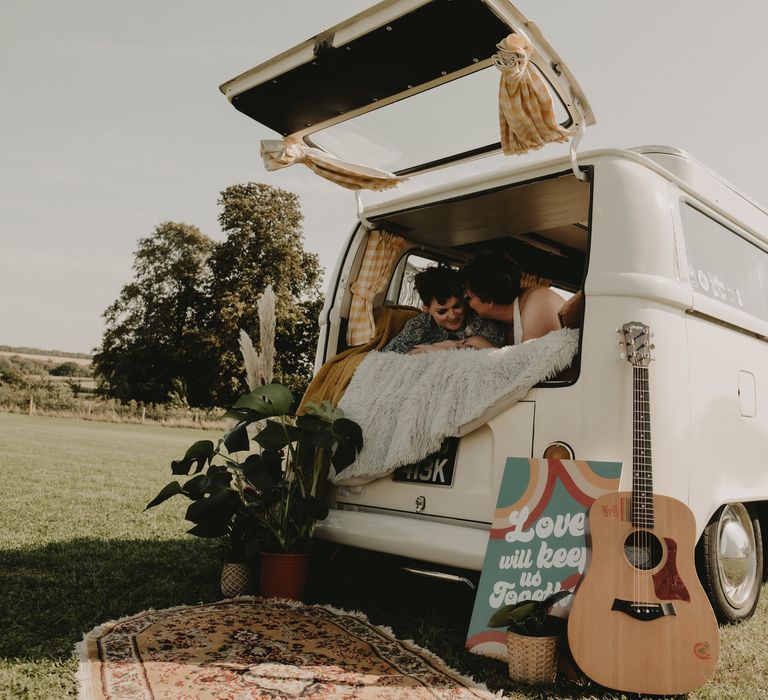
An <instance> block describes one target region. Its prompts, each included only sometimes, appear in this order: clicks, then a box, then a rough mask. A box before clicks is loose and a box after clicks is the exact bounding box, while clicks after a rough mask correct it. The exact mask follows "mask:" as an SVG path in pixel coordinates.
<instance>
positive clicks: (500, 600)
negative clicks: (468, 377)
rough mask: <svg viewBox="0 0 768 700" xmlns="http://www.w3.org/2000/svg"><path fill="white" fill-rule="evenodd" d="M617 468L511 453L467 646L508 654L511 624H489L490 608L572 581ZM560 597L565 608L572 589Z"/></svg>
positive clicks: (615, 482) (502, 655) (545, 592)
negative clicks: (597, 503) (590, 523)
mask: <svg viewBox="0 0 768 700" xmlns="http://www.w3.org/2000/svg"><path fill="white" fill-rule="evenodd" d="M620 476H621V463H620V462H595V461H583V460H558V459H550V460H546V459H529V458H518V457H510V458H508V459H507V464H506V466H505V469H504V476H503V477H502V482H501V488H500V489H499V498H498V500H497V503H496V512H495V515H494V519H493V523H492V525H491V532H490V536H489V538H488V546H487V549H486V552H485V559H484V562H483V570H482V573H481V575H480V584H479V586H478V590H477V596H476V598H475V606H474V609H473V611H472V619H471V621H470V624H469V632H468V633H467V642H466V647H467V649H468V650H469V651H471V652H473V653H475V654H482V655H484V656H491V657H493V658H497V659H502V660H506V658H507V649H506V643H505V640H506V630H505V629H494V628H491V627H488V620H489V619H490V618H491V615H493V613H494V612H496V610H498V609H499V608H500V607H501V606H503V605H509V604H514V603H516V602H519V601H522V600H543V599H544V598H545V597H547V596H548V595H550V594H552V593H554V592H556V591H559V590H566V589H567V590H573V589H574V587H575V586H576V584H577V583H578V581H579V579H580V578H581V575H582V574H583V573H584V568H585V566H586V562H587V547H586V541H585V527H586V513H587V509H588V508H589V506H590V505H591V504H592V503H593V501H594V500H595V499H596V498H598V497H599V496H602V495H603V494H604V493H608V492H609V491H615V490H617V489H618V486H619V477H620ZM558 605H560V606H561V607H562V608H567V607H568V606H569V605H570V597H567V598H565V599H564V600H563V601H561V602H560V603H559V604H558ZM557 612H561V614H564V613H565V611H564V610H563V611H557ZM557 612H556V614H557Z"/></svg>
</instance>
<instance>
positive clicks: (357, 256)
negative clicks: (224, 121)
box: [222, 0, 768, 621]
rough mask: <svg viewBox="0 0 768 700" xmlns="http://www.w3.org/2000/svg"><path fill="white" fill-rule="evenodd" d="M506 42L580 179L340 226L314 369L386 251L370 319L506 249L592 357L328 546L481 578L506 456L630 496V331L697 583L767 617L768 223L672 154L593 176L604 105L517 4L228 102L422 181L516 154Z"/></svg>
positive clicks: (231, 88) (451, 7)
mask: <svg viewBox="0 0 768 700" xmlns="http://www.w3.org/2000/svg"><path fill="white" fill-rule="evenodd" d="M435 27H439V28H440V29H439V31H435V30H434V28H435ZM510 32H515V33H519V34H524V35H526V36H527V37H528V38H529V39H530V41H531V42H532V44H533V46H534V52H533V55H532V58H531V61H532V63H533V65H534V68H535V69H536V70H537V71H538V72H539V74H540V75H541V76H542V77H543V78H544V80H545V81H546V85H547V88H548V90H549V92H550V94H551V95H552V98H553V100H554V104H555V111H556V114H557V116H558V119H559V121H560V123H561V125H562V127H563V129H565V130H567V131H568V133H569V134H570V135H571V136H572V137H573V140H572V148H571V155H570V157H565V158H559V159H557V160H552V161H549V162H537V163H535V164H533V165H527V166H521V165H519V164H516V163H515V159H514V158H512V157H510V158H508V159H507V161H506V163H507V164H506V165H505V166H504V167H503V168H502V169H500V170H498V171H497V172H494V173H493V174H490V175H483V176H478V177H474V178H470V179H464V180H460V181H453V180H449V181H448V184H445V185H442V186H438V187H433V188H431V189H428V190H425V191H418V192H416V193H411V194H407V195H398V192H397V190H396V189H395V190H394V191H393V194H392V196H391V197H390V198H389V200H388V201H386V202H383V201H381V196H379V197H378V200H379V201H377V203H375V204H373V205H370V206H368V207H361V208H360V210H359V216H358V218H357V220H354V221H348V220H345V219H344V217H340V219H339V226H340V227H350V226H351V227H352V230H351V233H350V234H349V237H348V239H347V241H346V243H345V245H344V247H343V248H342V250H340V251H339V259H338V263H337V265H336V268H335V270H334V271H333V274H331V275H330V277H329V286H328V291H327V296H326V301H325V307H324V309H323V311H322V315H321V318H320V319H319V322H320V328H321V332H320V342H319V346H318V351H317V365H316V368H318V369H319V368H320V366H321V365H322V364H323V363H324V362H326V361H327V360H328V359H330V358H332V357H333V356H335V355H337V354H338V353H340V352H342V351H345V350H347V349H348V348H349V347H350V343H349V340H348V331H349V328H348V325H349V318H350V308H351V306H352V297H353V288H354V284H355V282H356V281H357V280H358V276H359V274H360V270H361V266H362V261H363V259H364V256H365V251H366V248H367V245H368V241H369V238H370V236H371V235H372V231H385V232H390V233H392V234H394V235H396V236H398V237H400V238H402V239H403V240H404V243H403V245H402V248H401V249H400V250H399V252H398V255H397V256H396V258H395V259H394V261H393V262H392V264H391V266H390V269H389V270H388V271H387V282H386V284H385V285H384V286H383V288H382V289H381V290H380V291H379V292H378V293H377V294H375V296H374V298H373V299H372V300H371V303H372V305H373V307H374V311H378V310H380V309H381V308H384V307H387V306H394V305H403V304H406V305H407V304H413V303H414V300H413V297H412V284H411V278H412V275H413V273H414V271H418V270H419V269H422V268H423V267H424V266H425V265H429V264H434V263H435V262H442V263H447V264H450V265H455V266H458V265H461V264H462V263H463V262H465V261H466V260H468V259H469V258H471V257H472V256H473V255H475V254H476V253H478V252H481V251H485V250H489V249H490V250H495V251H499V253H502V252H503V253H508V254H510V255H511V256H512V257H514V258H515V259H516V260H517V261H518V262H519V263H520V264H521V266H522V268H523V269H524V270H525V271H526V272H528V273H530V275H533V276H536V277H538V278H545V279H547V280H550V281H551V285H552V286H553V287H554V288H555V289H556V290H558V291H560V292H561V293H562V294H563V296H564V298H568V297H569V296H570V295H573V294H576V293H580V294H579V297H578V298H580V299H581V302H582V303H581V304H580V305H579V306H577V307H576V313H575V314H574V315H573V317H572V320H571V321H570V325H573V326H578V327H579V328H580V341H579V349H578V353H577V355H576V357H575V358H574V360H573V362H572V363H571V366H570V368H569V369H568V370H566V371H565V372H562V373H561V374H559V375H558V376H557V377H555V378H554V379H551V380H549V381H544V382H541V383H539V384H538V385H536V386H535V387H534V388H532V389H531V390H530V391H528V393H527V394H526V395H525V396H524V398H523V399H522V400H519V401H515V402H510V403H508V404H506V403H504V402H503V401H502V402H500V403H497V404H496V405H494V406H493V407H492V408H491V409H489V410H488V411H486V412H485V413H484V414H483V415H482V416H480V417H479V418H478V419H476V420H474V421H472V422H471V423H470V424H467V425H464V426H460V428H459V429H458V430H457V431H456V433H455V435H454V436H453V439H452V440H451V441H449V444H447V446H446V448H445V450H444V452H443V454H442V455H441V456H439V457H438V458H437V459H436V460H433V462H430V461H429V460H425V461H423V462H422V463H421V464H419V465H417V466H415V467H414V466H411V467H410V468H406V469H398V470H397V471H396V472H394V474H389V475H386V476H384V477H382V478H379V479H376V480H375V481H373V482H370V483H365V484H358V485H348V486H339V487H337V488H336V489H335V494H334V497H335V504H334V508H333V509H332V511H331V515H330V516H329V518H328V519H327V520H326V521H325V522H323V523H321V524H320V526H319V527H318V535H320V536H321V537H323V538H326V539H328V540H331V541H333V542H336V543H340V544H345V545H353V546H356V547H362V548H367V549H371V550H376V551H381V552H387V553H390V554H396V555H400V556H403V557H408V558H411V559H415V560H418V561H420V562H426V563H431V564H432V565H434V568H435V570H444V567H455V568H456V569H463V570H474V571H478V570H480V569H481V567H482V564H483V556H484V552H485V546H486V542H487V538H488V530H489V528H490V522H491V518H492V515H493V512H494V507H495V503H496V497H497V493H498V489H499V485H500V481H501V476H502V473H503V469H504V465H505V461H506V458H507V457H509V456H518V457H525V456H529V457H559V458H563V457H575V458H576V459H589V460H607V461H617V462H622V463H623V464H624V465H625V468H624V470H623V471H622V476H621V485H620V489H621V490H630V489H631V486H632V483H631V479H632V475H631V470H630V469H629V468H627V467H628V466H631V465H632V463H633V401H632V371H631V370H632V368H631V366H630V364H629V363H627V362H626V360H625V359H623V358H622V357H621V356H620V351H619V349H618V348H617V342H616V341H617V336H616V331H617V328H621V327H622V325H623V324H625V323H627V322H629V321H634V322H640V323H642V324H645V325H647V326H648V327H649V328H650V329H651V331H652V332H653V333H654V344H655V350H654V351H653V360H654V361H653V363H652V366H651V368H650V373H649V411H650V416H649V423H650V429H651V432H652V435H653V475H654V489H655V491H656V492H658V493H660V494H664V495H667V496H671V497H674V498H676V499H679V500H680V501H682V502H684V503H686V504H687V505H688V506H689V507H690V508H691V510H692V511H693V513H694V515H695V519H696V525H697V537H698V545H697V547H698V549H697V557H698V564H699V568H700V571H699V573H700V575H701V577H702V580H703V583H704V585H705V588H706V590H707V591H708V593H709V595H710V597H711V600H712V603H713V606H714V608H715V611H716V613H717V614H718V616H719V617H720V619H721V620H731V621H733V620H739V619H743V618H746V617H749V616H750V615H751V614H752V612H753V611H754V609H755V606H756V604H757V600H758V596H759V593H760V587H761V584H762V581H763V576H764V569H763V566H764V565H763V542H762V539H761V527H762V531H768V520H766V518H767V517H768V508H767V504H768V468H766V467H765V464H764V463H765V460H764V458H762V457H761V456H760V455H761V454H762V448H763V447H764V446H765V445H768V211H766V210H765V209H763V208H762V207H760V206H759V205H758V204H756V203H755V202H753V201H751V200H750V199H749V198H747V197H745V196H744V195H743V194H741V193H739V192H738V191H737V190H735V189H734V188H733V187H732V186H730V185H729V184H728V183H727V182H725V181H724V180H722V179H721V178H720V177H718V176H717V175H716V174H714V173H713V172H711V171H710V170H708V169H707V168H706V167H704V166H703V165H702V164H700V163H698V162H697V161H696V160H694V159H693V158H691V157H690V156H688V155H687V154H685V153H684V152H681V151H679V150H676V149H672V148H665V147H656V146H649V147H646V148H633V149H631V150H621V149H616V150H599V151H593V152H586V153H578V154H577V153H576V150H575V144H574V141H578V136H579V135H580V133H581V131H582V130H583V128H584V127H585V126H588V125H589V124H591V123H593V122H594V117H593V115H592V112H591V109H590V106H589V103H588V102H587V100H586V98H585V96H584V95H583V94H582V92H581V90H580V88H579V86H578V84H577V83H576V81H575V79H574V78H573V76H572V75H571V73H570V71H569V70H568V68H567V67H566V65H565V64H564V63H563V61H562V60H561V59H560V57H559V56H558V55H557V54H556V53H555V51H554V50H553V49H552V47H550V46H549V45H548V44H547V42H546V40H545V39H544V38H543V36H542V35H541V33H540V32H539V30H538V29H537V28H536V27H535V25H533V24H532V23H530V22H529V21H528V20H526V18H525V17H523V16H522V15H521V14H520V13H519V12H518V11H517V10H516V9H515V8H514V7H513V6H512V5H511V4H510V3H509V2H507V1H506V0H431V1H428V0H387V1H385V2H382V3H379V4H378V5H376V6H375V7H373V8H371V9H370V10H368V11H366V12H364V13H361V14H360V15H357V16H355V17H353V18H351V19H350V20H348V21H347V22H344V23H342V24H340V25H338V26H336V27H334V28H332V29H330V30H328V31H326V32H324V33H322V34H320V35H318V36H316V37H314V38H312V39H310V40H309V41H307V42H305V43H303V44H301V45H299V46H297V47H295V48H293V49H291V50H289V51H286V52H285V53H283V54H281V55H279V56H277V57H276V58H274V59H272V60H271V61H268V62H266V63H264V64H263V65H260V66H258V67H256V68H254V69H252V70H250V71H248V72H246V73H244V74H243V75H241V76H239V77H237V78H234V79H233V80H231V81H229V82H227V83H225V84H224V85H223V86H222V91H223V92H224V93H225V94H226V96H227V97H228V99H229V100H230V101H231V102H232V104H233V105H234V106H235V107H236V108H237V109H238V110H240V111H241V112H243V113H245V114H246V115H248V116H250V117H252V118H254V119H255V120H257V121H258V122H260V123H262V124H264V125H266V126H268V127H270V128H272V129H274V130H275V131H276V132H277V133H278V134H280V135H281V136H283V137H286V138H287V139H288V140H289V141H290V142H292V143H299V144H301V145H302V146H305V147H312V148H314V149H317V150H318V151H320V152H325V153H330V154H331V155H332V156H335V157H337V158H339V159H344V160H348V161H355V162H357V163H365V164H366V165H369V166H373V167H376V168H382V169H386V170H387V171H390V172H392V173H394V175H396V176H408V177H410V178H412V179H415V178H417V177H418V176H419V173H421V172H426V171H430V170H431V171H434V170H435V169H437V168H448V167H450V165H451V164H455V163H458V162H461V161H467V160H468V159H474V158H479V157H481V156H484V155H486V154H494V153H498V152H499V150H500V144H499V136H498V116H497V115H498V108H497V106H496V105H495V104H493V102H492V101H490V102H488V100H489V97H488V96H489V95H490V96H491V100H492V99H494V98H495V96H496V93H497V90H498V87H497V85H498V80H499V78H498V71H496V70H495V67H494V65H493V60H492V55H493V53H494V51H495V50H496V44H497V42H499V41H500V40H501V39H503V38H504V37H505V36H506V35H507V34H509V33H510ZM456 101H460V102H462V103H464V104H477V105H478V107H477V110H476V115H477V116H476V122H475V121H473V122H472V123H467V122H466V121H462V122H461V123H453V122H451V120H450V118H449V117H450V114H451V110H452V109H453V107H452V105H455V104H456ZM486 102H488V104H487V107H486V106H482V108H481V106H480V105H485V103H486ZM405 125H407V126H408V129H405V128H404V126H405ZM417 126H421V127H424V132H423V133H421V134H420V136H419V139H418V140H416V139H415V138H414V137H413V133H414V131H415V128H416V127H417ZM412 127H413V128H412ZM398 138H400V139H401V140H400V141H398ZM573 319H575V320H573ZM462 352H468V351H462Z"/></svg>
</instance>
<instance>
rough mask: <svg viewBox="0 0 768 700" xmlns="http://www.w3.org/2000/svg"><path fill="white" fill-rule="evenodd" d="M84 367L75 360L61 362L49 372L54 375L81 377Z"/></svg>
mask: <svg viewBox="0 0 768 700" xmlns="http://www.w3.org/2000/svg"><path fill="white" fill-rule="evenodd" d="M84 370H85V367H82V366H81V365H79V364H77V362H71V361H70V362H62V363H61V364H60V365H56V367H54V368H53V369H52V370H51V371H50V372H49V374H52V375H53V376H54V377H82V376H85V374H84Z"/></svg>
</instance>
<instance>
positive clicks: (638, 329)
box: [618, 321, 655, 367]
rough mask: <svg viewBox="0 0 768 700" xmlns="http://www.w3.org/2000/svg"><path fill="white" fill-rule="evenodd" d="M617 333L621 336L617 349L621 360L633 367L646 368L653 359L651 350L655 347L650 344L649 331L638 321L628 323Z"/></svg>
mask: <svg viewBox="0 0 768 700" xmlns="http://www.w3.org/2000/svg"><path fill="white" fill-rule="evenodd" d="M618 333H619V336H621V342H619V347H620V348H621V349H622V353H621V356H622V358H623V359H626V360H629V362H630V364H631V365H632V366H633V367H648V365H649V364H650V362H651V360H652V359H653V358H652V357H651V350H652V349H653V348H654V347H655V345H652V344H651V329H650V328H649V327H648V326H647V325H646V324H644V323H641V322H640V321H630V322H629V323H625V324H624V325H623V326H622V327H621V328H620V329H619V331H618Z"/></svg>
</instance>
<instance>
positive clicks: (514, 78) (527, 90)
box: [493, 34, 570, 155]
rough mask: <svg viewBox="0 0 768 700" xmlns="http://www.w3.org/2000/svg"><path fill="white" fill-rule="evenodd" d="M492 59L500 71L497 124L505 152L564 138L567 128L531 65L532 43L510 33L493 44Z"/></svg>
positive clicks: (532, 147) (564, 139) (508, 152)
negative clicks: (496, 49)
mask: <svg viewBox="0 0 768 700" xmlns="http://www.w3.org/2000/svg"><path fill="white" fill-rule="evenodd" d="M496 46H497V48H498V49H499V51H498V53H496V54H494V56H493V61H494V63H495V64H496V67H497V68H498V69H499V70H500V71H501V81H500V84H499V126H500V128H501V147H502V150H503V151H504V153H505V154H506V155H512V154H515V153H526V152H527V151H531V150H536V149H539V148H541V147H542V146H543V145H544V144H545V143H550V142H553V141H566V140H567V139H568V137H569V136H570V132H568V131H567V130H566V129H563V127H561V126H560V124H558V123H557V119H556V118H555V108H554V104H553V102H552V96H551V95H550V93H549V90H548V89H547V86H546V85H545V83H544V80H543V79H542V77H541V76H540V75H539V73H538V71H537V70H536V68H535V66H531V65H530V60H531V54H532V53H533V45H532V44H531V42H530V41H529V40H528V39H527V38H526V37H524V36H522V35H521V34H510V35H509V36H508V37H507V38H506V39H504V40H503V41H501V42H499V43H498V44H496Z"/></svg>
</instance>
